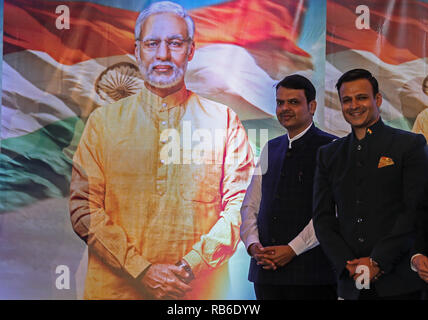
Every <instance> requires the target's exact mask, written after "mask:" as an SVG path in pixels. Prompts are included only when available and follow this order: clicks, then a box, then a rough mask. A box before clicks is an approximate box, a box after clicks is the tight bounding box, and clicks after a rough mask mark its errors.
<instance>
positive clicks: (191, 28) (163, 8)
mask: <svg viewBox="0 0 428 320" xmlns="http://www.w3.org/2000/svg"><path fill="white" fill-rule="evenodd" d="M165 12H167V13H173V14H176V15H178V16H179V17H182V18H183V19H184V21H185V22H186V25H187V33H188V36H189V38H190V39H191V40H193V36H194V34H195V23H194V22H193V20H192V18H191V17H190V16H189V15H188V14H187V12H186V10H184V8H183V7H182V6H180V5H179V4H177V3H174V2H171V1H160V2H155V3H153V4H151V5H150V6H149V7H148V8H146V9H144V10H143V11H141V12H140V14H139V15H138V18H137V21H136V24H135V40H141V39H140V36H141V26H142V25H143V24H144V21H146V19H147V18H148V17H149V16H151V15H153V14H156V13H165Z"/></svg>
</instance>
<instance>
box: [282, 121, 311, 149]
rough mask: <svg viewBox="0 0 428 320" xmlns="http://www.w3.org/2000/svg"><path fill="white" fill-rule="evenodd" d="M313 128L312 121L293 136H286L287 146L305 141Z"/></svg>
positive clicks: (290, 146)
mask: <svg viewBox="0 0 428 320" xmlns="http://www.w3.org/2000/svg"><path fill="white" fill-rule="evenodd" d="M314 130H315V125H314V123H313V122H311V124H310V125H309V126H308V127H307V128H306V129H305V130H303V131H302V132H300V133H299V134H298V135H296V136H294V137H293V138H291V139H290V138H288V148H289V149H291V148H292V147H293V146H297V145H300V144H302V143H304V142H305V140H306V138H307V137H308V136H310V135H311V133H312V132H313V131H314Z"/></svg>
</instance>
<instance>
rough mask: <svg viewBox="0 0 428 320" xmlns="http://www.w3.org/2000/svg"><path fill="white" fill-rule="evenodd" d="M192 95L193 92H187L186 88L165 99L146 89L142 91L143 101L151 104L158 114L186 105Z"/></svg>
mask: <svg viewBox="0 0 428 320" xmlns="http://www.w3.org/2000/svg"><path fill="white" fill-rule="evenodd" d="M191 94H192V92H191V91H189V90H187V88H186V86H183V87H182V88H181V89H180V90H178V91H176V92H174V93H173V94H170V95H169V96H166V97H164V98H162V97H160V96H158V95H156V94H155V93H153V92H151V91H150V90H149V89H147V88H146V87H143V88H142V89H141V95H142V99H143V101H147V102H149V103H150V105H151V106H152V107H153V108H154V109H155V110H157V111H158V112H164V111H168V110H169V109H172V108H175V107H178V106H180V105H182V104H184V103H185V102H186V101H187V99H188V98H189V96H190V95H191Z"/></svg>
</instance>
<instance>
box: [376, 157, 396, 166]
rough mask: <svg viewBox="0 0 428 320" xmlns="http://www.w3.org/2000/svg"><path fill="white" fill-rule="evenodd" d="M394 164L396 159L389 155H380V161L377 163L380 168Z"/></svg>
mask: <svg viewBox="0 0 428 320" xmlns="http://www.w3.org/2000/svg"><path fill="white" fill-rule="evenodd" d="M393 164H394V161H393V160H392V159H391V158H388V157H380V159H379V163H378V165H377V167H378V168H383V167H386V166H392V165H393Z"/></svg>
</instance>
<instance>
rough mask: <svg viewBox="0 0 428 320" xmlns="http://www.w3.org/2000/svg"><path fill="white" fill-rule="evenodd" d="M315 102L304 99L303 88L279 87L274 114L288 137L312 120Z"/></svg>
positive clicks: (297, 132)
mask: <svg viewBox="0 0 428 320" xmlns="http://www.w3.org/2000/svg"><path fill="white" fill-rule="evenodd" d="M316 106H317V103H316V101H315V100H312V101H311V102H309V104H308V102H307V101H306V96H305V90H303V89H289V88H284V87H279V88H278V90H277V91H276V116H277V118H278V121H279V122H280V123H281V125H282V126H284V127H285V128H286V129H287V131H288V135H289V137H290V138H293V137H294V136H296V135H297V134H299V133H300V132H302V131H303V130H305V129H306V128H307V127H308V126H309V125H310V124H311V122H312V116H313V115H314V113H315V110H316Z"/></svg>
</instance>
